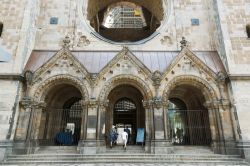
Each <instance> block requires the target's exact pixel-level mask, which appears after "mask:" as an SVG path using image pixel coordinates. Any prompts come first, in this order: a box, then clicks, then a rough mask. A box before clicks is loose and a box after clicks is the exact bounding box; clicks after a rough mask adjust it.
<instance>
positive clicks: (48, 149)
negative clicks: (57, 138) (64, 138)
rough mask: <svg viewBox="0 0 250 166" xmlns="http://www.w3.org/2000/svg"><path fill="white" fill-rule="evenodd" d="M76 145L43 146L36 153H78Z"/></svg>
mask: <svg viewBox="0 0 250 166" xmlns="http://www.w3.org/2000/svg"><path fill="white" fill-rule="evenodd" d="M77 153H78V151H77V147H76V146H41V147H39V148H38V149H36V151H35V154H77Z"/></svg>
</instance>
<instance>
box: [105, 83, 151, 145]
mask: <svg viewBox="0 0 250 166" xmlns="http://www.w3.org/2000/svg"><path fill="white" fill-rule="evenodd" d="M108 99H109V103H110V105H109V110H108V111H107V114H106V126H107V127H106V133H108V132H109V130H110V129H111V128H112V125H114V126H116V127H117V130H118V132H121V131H122V130H123V128H125V127H126V126H128V128H129V129H130V132H131V135H130V138H129V144H130V145H135V144H136V134H137V129H138V128H143V129H144V130H145V126H146V125H145V110H144V107H143V104H142V101H143V95H142V93H141V92H140V91H139V90H138V89H137V88H135V87H134V86H132V85H128V84H124V85H119V86H117V87H115V88H114V89H113V90H112V91H111V92H110V93H109V95H108ZM118 139H119V137H118ZM144 139H145V136H144ZM118 143H119V140H118Z"/></svg>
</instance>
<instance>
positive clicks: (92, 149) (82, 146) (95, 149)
mask: <svg viewBox="0 0 250 166" xmlns="http://www.w3.org/2000/svg"><path fill="white" fill-rule="evenodd" d="M77 149H78V150H79V152H80V153H81V154H98V153H104V152H106V144H105V141H104V140H80V141H79V143H78V147H77Z"/></svg>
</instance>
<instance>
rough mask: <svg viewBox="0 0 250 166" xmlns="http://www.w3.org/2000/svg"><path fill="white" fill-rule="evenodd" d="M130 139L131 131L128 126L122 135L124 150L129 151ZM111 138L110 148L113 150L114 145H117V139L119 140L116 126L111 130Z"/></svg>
mask: <svg viewBox="0 0 250 166" xmlns="http://www.w3.org/2000/svg"><path fill="white" fill-rule="evenodd" d="M129 137H130V130H129V128H128V126H126V128H125V129H124V130H123V132H122V133H121V138H122V142H123V148H124V150H126V149H127V143H128V141H129ZM109 138H110V148H112V147H113V144H116V143H117V138H118V133H117V128H116V127H115V126H113V127H112V129H111V130H110V133H109Z"/></svg>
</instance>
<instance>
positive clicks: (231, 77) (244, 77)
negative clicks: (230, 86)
mask: <svg viewBox="0 0 250 166" xmlns="http://www.w3.org/2000/svg"><path fill="white" fill-rule="evenodd" d="M228 78H229V80H250V74H229V75H228Z"/></svg>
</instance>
